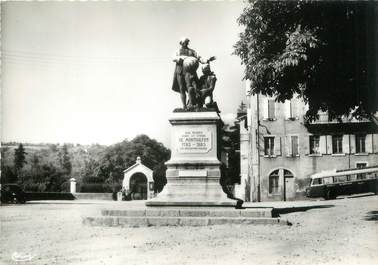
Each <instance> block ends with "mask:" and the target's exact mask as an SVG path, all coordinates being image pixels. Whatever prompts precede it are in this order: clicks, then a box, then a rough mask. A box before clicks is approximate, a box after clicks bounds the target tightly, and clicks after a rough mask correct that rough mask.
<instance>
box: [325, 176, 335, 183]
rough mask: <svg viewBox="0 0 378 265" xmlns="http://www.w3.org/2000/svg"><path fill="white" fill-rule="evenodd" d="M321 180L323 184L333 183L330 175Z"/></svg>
mask: <svg viewBox="0 0 378 265" xmlns="http://www.w3.org/2000/svg"><path fill="white" fill-rule="evenodd" d="M323 181H324V184H332V183H333V179H332V177H328V178H323Z"/></svg>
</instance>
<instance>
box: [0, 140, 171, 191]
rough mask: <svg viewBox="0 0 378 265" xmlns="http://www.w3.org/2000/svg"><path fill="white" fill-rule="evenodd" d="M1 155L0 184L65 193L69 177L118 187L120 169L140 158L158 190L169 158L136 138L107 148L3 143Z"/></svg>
mask: <svg viewBox="0 0 378 265" xmlns="http://www.w3.org/2000/svg"><path fill="white" fill-rule="evenodd" d="M15 145H17V148H16V147H15ZM20 146H22V147H21V148H20ZM24 146H26V148H24ZM25 149H27V151H25ZM20 150H21V151H20ZM16 153H17V155H18V156H19V157H18V159H17V160H16ZM1 156H2V159H1V170H2V176H1V183H10V182H17V181H18V182H19V184H20V185H22V186H23V188H24V189H25V190H28V191H40V192H43V191H68V189H69V183H68V182H69V178H70V177H75V178H76V180H77V182H78V183H79V184H80V183H84V184H88V185H94V184H99V185H98V186H99V187H100V188H101V189H103V188H104V187H105V188H106V189H107V188H109V186H113V187H119V184H121V181H122V179H123V170H125V169H126V168H127V167H129V166H131V165H133V164H134V163H135V161H136V158H137V157H138V156H140V157H141V158H142V162H143V164H144V165H146V166H147V167H149V168H151V169H152V170H153V172H154V176H153V177H154V181H155V188H156V190H157V191H161V190H162V189H163V187H164V185H165V184H166V178H165V170H166V167H165V164H164V162H165V161H167V160H168V159H169V157H170V151H169V150H168V149H167V148H165V147H164V145H163V144H162V143H159V142H157V141H156V140H153V139H150V138H149V137H148V136H146V135H140V136H137V137H135V138H134V139H133V140H132V141H128V140H124V141H123V142H121V143H117V144H114V145H111V146H108V147H106V146H102V145H98V144H94V145H90V146H79V145H77V146H74V145H72V144H64V145H63V146H60V145H59V144H39V145H33V144H24V145H23V144H21V145H19V144H18V143H3V145H2V147H1ZM13 156H14V157H13ZM12 157H13V159H12ZM16 161H17V163H18V170H16V166H15V165H16ZM20 161H21V162H22V163H21V162H20ZM20 165H22V167H20ZM17 176H18V177H19V178H18V179H17ZM107 190H108V189H107Z"/></svg>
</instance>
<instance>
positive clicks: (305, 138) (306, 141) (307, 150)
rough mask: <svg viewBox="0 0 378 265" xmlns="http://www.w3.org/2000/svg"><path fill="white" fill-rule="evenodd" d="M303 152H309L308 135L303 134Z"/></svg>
mask: <svg viewBox="0 0 378 265" xmlns="http://www.w3.org/2000/svg"><path fill="white" fill-rule="evenodd" d="M303 147H304V149H303V150H304V153H305V154H306V155H308V154H310V135H305V136H304V145H303Z"/></svg>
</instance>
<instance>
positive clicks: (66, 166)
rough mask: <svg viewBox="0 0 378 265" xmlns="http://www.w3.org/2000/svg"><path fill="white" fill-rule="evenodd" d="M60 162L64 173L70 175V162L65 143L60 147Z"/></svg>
mask: <svg viewBox="0 0 378 265" xmlns="http://www.w3.org/2000/svg"><path fill="white" fill-rule="evenodd" d="M60 163H61V167H62V169H63V171H64V172H65V174H67V175H70V174H71V171H72V164H71V160H70V156H69V154H68V147H67V144H64V145H63V147H62V151H61V159H60Z"/></svg>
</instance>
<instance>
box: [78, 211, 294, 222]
mask: <svg viewBox="0 0 378 265" xmlns="http://www.w3.org/2000/svg"><path fill="white" fill-rule="evenodd" d="M272 213H273V208H249V209H242V210H236V209H232V208H229V207H226V208H223V207H180V208H178V207H169V208H167V207H146V208H141V209H130V210H124V209H103V210H102V211H101V215H100V216H90V217H85V218H83V223H84V224H85V225H91V226H110V227H115V226H120V227H141V226H208V225H222V224H255V225H257V224H260V225H261V224H263V225H266V224H280V225H287V224H288V223H287V222H286V221H281V219H280V218H277V217H273V215H272Z"/></svg>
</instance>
